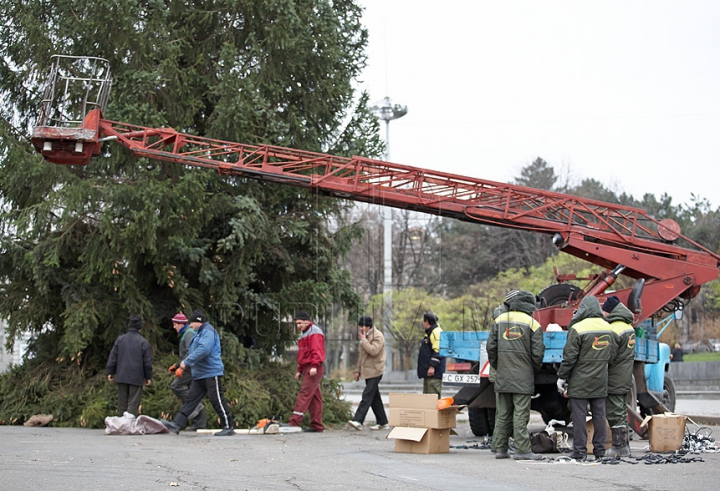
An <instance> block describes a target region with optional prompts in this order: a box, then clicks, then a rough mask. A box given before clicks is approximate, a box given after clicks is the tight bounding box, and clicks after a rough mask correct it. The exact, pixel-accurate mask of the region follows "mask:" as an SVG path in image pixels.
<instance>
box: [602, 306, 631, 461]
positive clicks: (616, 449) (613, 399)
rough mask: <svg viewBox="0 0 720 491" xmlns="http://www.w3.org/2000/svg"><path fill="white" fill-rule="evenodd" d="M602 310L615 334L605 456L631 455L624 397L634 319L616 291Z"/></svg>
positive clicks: (628, 386) (606, 402) (628, 380)
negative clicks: (609, 441) (609, 438)
mask: <svg viewBox="0 0 720 491" xmlns="http://www.w3.org/2000/svg"><path fill="white" fill-rule="evenodd" d="M602 310H603V312H604V314H605V320H606V321H607V322H608V323H609V324H610V327H611V328H612V332H613V336H614V345H615V352H614V356H613V357H612V359H611V360H610V364H609V368H608V395H607V397H606V398H605V412H606V413H607V420H608V423H610V432H611V433H612V447H611V448H610V449H609V450H608V451H607V452H606V456H607V457H630V445H629V443H628V426H627V399H628V393H629V392H630V389H631V388H632V375H633V364H634V363H635V329H634V328H633V326H632V322H633V320H635V318H634V316H633V314H632V312H630V309H628V308H627V307H626V306H624V305H623V304H622V303H621V302H620V299H619V298H618V297H616V296H615V295H613V296H611V297H608V298H607V300H605V303H603V306H602Z"/></svg>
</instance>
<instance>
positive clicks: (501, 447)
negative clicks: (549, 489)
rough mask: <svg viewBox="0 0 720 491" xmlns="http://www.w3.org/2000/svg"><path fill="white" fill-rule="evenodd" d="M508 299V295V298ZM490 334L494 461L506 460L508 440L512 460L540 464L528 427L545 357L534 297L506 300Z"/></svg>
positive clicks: (521, 294)
mask: <svg viewBox="0 0 720 491" xmlns="http://www.w3.org/2000/svg"><path fill="white" fill-rule="evenodd" d="M508 296H510V295H508ZM505 303H506V305H507V311H506V312H503V310H504V309H500V310H497V312H500V314H499V315H498V317H497V318H496V319H495V322H494V324H493V326H492V329H491V330H490V337H489V339H488V342H487V353H488V359H489V361H490V366H491V367H492V368H493V369H494V370H495V400H496V406H497V410H496V414H495V431H494V433H493V442H495V450H496V452H495V458H496V459H507V458H509V454H508V439H509V438H510V436H512V437H513V438H514V440H515V455H513V458H514V459H515V460H527V459H531V460H541V459H542V458H543V457H542V456H540V455H536V454H534V453H532V452H531V449H530V435H529V434H528V429H527V425H528V422H529V421H530V398H531V397H532V395H533V394H534V393H535V374H536V373H537V372H538V371H539V370H540V368H541V367H542V360H543V356H544V355H545V344H544V342H543V331H542V328H541V327H540V324H539V323H538V322H537V321H536V320H535V319H533V317H532V314H533V313H534V312H535V295H533V294H532V293H530V292H527V291H519V292H517V294H515V295H514V296H512V297H511V298H509V299H507V300H506V302H505Z"/></svg>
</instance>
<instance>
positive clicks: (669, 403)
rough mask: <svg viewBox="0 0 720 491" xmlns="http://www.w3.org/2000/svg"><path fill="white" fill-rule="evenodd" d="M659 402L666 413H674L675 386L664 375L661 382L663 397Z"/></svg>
mask: <svg viewBox="0 0 720 491" xmlns="http://www.w3.org/2000/svg"><path fill="white" fill-rule="evenodd" d="M660 402H662V403H663V406H665V407H666V408H667V409H668V411H670V412H675V384H674V383H673V381H672V379H671V378H669V377H668V376H667V375H665V381H664V382H663V395H662V400H661V401H660Z"/></svg>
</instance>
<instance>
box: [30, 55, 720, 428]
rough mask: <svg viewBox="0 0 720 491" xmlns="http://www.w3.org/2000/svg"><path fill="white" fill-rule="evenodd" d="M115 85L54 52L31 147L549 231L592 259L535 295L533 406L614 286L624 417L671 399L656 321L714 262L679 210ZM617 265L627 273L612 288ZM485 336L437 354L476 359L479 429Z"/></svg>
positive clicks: (448, 337)
mask: <svg viewBox="0 0 720 491" xmlns="http://www.w3.org/2000/svg"><path fill="white" fill-rule="evenodd" d="M78 72H82V73H78ZM111 87H112V75H111V70H110V63H109V62H108V61H107V60H105V59H102V58H97V57H71V56H62V55H55V56H53V57H52V60H51V70H50V74H49V77H48V82H47V85H46V89H45V92H44V95H43V100H42V104H41V108H40V112H39V116H38V119H37V122H36V125H35V126H34V128H33V130H32V135H31V141H32V144H33V146H34V147H35V148H36V150H37V151H38V152H39V153H40V154H41V155H42V156H43V157H44V158H45V159H46V160H47V161H49V162H52V163H55V164H61V165H88V164H90V162H91V160H92V159H93V158H94V157H96V156H98V155H100V153H101V148H102V146H103V145H104V144H106V142H111V141H114V142H116V143H117V144H120V145H122V146H123V147H125V148H127V149H129V150H130V151H131V152H132V153H133V154H134V155H135V156H137V157H146V158H150V159H156V160H159V161H166V162H175V163H178V164H183V165H190V166H196V167H204V168H208V169H213V170H215V171H216V172H218V173H219V174H221V175H230V176H244V177H247V178H253V179H258V180H261V181H267V182H275V183H280V184H286V185H289V186H297V187H301V188H305V189H309V190H311V191H312V192H315V193H318V194H321V195H325V196H330V197H335V198H342V199H349V200H354V201H360V202H372V203H383V204H384V205H385V206H390V207H395V208H400V209H404V210H413V211H418V212H423V213H430V214H435V215H442V216H446V217H452V218H454V219H457V220H463V221H468V222H476V223H483V224H487V225H492V226H498V227H506V228H512V229H519V230H526V231H530V232H535V233H540V234H545V235H547V236H549V239H550V240H552V243H553V244H554V245H555V246H556V247H557V248H558V250H559V251H560V252H563V253H566V254H571V255H573V256H575V257H578V258H581V259H583V260H585V261H588V262H590V263H592V264H594V265H596V266H597V267H598V268H599V270H598V272H597V273H596V274H594V275H593V276H592V277H591V278H589V282H588V283H587V285H586V286H585V287H584V288H580V287H577V286H575V285H574V284H572V283H570V282H569V281H568V280H572V279H575V278H574V277H573V276H572V275H569V276H565V277H560V276H559V277H558V283H556V284H554V285H550V286H548V287H547V288H545V289H544V290H543V291H541V292H539V293H538V295H537V302H538V304H537V307H538V308H537V311H536V313H535V316H534V317H535V318H536V319H537V320H538V322H539V323H540V324H541V326H542V328H543V330H544V336H545V342H546V346H547V350H546V353H545V359H544V363H543V369H542V371H541V372H540V373H539V374H538V376H537V378H536V380H535V382H536V392H537V396H536V397H535V398H534V399H533V408H534V409H536V410H538V411H540V413H541V414H542V415H543V418H544V419H545V420H546V421H548V420H550V419H567V416H568V414H567V407H566V404H565V403H564V402H563V401H562V400H561V399H560V398H559V395H558V394H557V391H556V390H555V382H556V379H557V375H556V368H557V366H558V364H559V362H561V361H562V347H563V346H564V343H565V337H566V335H567V331H566V328H567V326H568V324H569V322H570V320H571V318H572V315H573V311H574V310H575V309H576V308H577V306H578V304H579V302H580V301H581V300H582V298H584V297H585V296H587V295H594V296H596V297H597V298H598V299H599V300H600V302H603V301H604V300H605V298H607V297H608V296H609V295H611V294H612V295H616V296H618V297H619V298H620V300H621V301H622V302H623V303H624V304H625V305H627V306H628V307H629V308H630V309H631V310H632V312H633V314H634V317H635V323H634V324H635V325H636V330H637V331H636V332H637V333H638V336H637V344H636V358H635V360H636V361H635V367H634V381H635V384H634V390H633V392H632V394H631V395H630V396H629V401H628V402H629V404H628V414H629V420H630V422H631V426H632V427H633V429H635V431H636V432H638V433H640V434H642V433H643V430H642V428H640V427H639V425H638V424H637V422H638V421H639V418H641V417H642V414H643V413H650V414H652V413H655V412H658V411H662V410H665V409H670V410H672V409H673V406H674V390H673V387H672V381H671V380H670V379H669V378H668V377H667V376H666V373H665V372H666V371H667V366H668V362H669V347H668V346H667V345H666V344H663V343H659V342H658V341H657V340H656V338H657V336H658V333H657V328H658V327H659V326H660V325H661V324H662V323H667V322H669V321H671V320H672V319H673V318H676V317H679V316H680V315H681V313H682V308H683V306H684V305H685V303H686V302H687V301H689V300H690V299H692V298H693V297H695V296H696V295H697V294H698V292H699V291H700V288H701V286H702V285H703V284H704V283H707V282H709V281H712V280H715V279H717V278H718V272H719V269H718V268H719V267H720V256H719V255H718V254H716V253H715V252H713V251H710V250H708V249H707V248H705V247H703V246H702V245H700V244H698V243H696V242H695V241H693V240H691V239H690V238H688V237H685V236H683V235H682V234H681V231H680V227H679V226H678V224H677V223H676V222H675V221H673V220H671V219H667V218H665V219H661V220H657V219H655V218H654V217H652V216H650V215H649V214H648V213H647V212H646V211H645V210H642V209H638V208H633V207H629V206H622V205H618V204H612V203H605V202H601V201H596V200H590V199H584V198H580V197H577V196H572V195H567V194H562V193H556V192H552V191H545V190H539V189H534V188H530V187H524V186H519V185H513V184H504V183H498V182H493V181H488V180H483V179H478V178H474V177H467V176H461V175H457V174H452V173H448V172H440V171H434V170H429V169H422V168H418V167H412V166H408V165H400V164H395V163H390V162H384V161H381V160H375V159H370V158H365V157H359V156H354V157H340V156H334V155H328V154H323V153H317V152H308V151H303V150H296V149H290V148H284V147H279V146H272V145H252V144H244V143H236V142H228V141H221V140H216V139H210V138H204V137H202V136H196V135H191V134H187V133H181V132H178V131H176V130H174V129H172V128H167V127H160V128H149V127H143V126H138V125H135V124H131V123H125V122H117V121H112V120H109V119H106V118H105V115H104V112H105V109H106V106H107V102H108V98H109V95H110V89H111ZM108 145H109V144H108ZM619 275H624V276H626V277H627V278H630V279H631V280H634V281H635V283H634V285H633V286H631V287H627V288H621V289H618V290H615V291H611V288H612V286H613V284H614V283H615V280H616V279H617V277H618V276H619ZM630 283H632V281H631V282H630ZM486 340H487V332H445V333H443V337H442V339H441V346H442V350H443V351H442V352H443V354H445V355H446V356H451V357H453V358H455V359H456V360H459V361H463V360H464V361H467V362H470V365H471V370H474V373H469V374H448V377H449V378H452V377H459V378H461V380H459V382H460V383H461V384H464V386H463V387H462V388H460V390H459V391H458V393H457V394H456V403H459V404H467V405H468V406H469V408H470V409H469V413H470V420H471V426H472V429H473V431H474V432H475V433H476V434H486V433H489V432H491V428H492V424H493V423H492V411H493V408H494V403H495V398H494V395H493V394H494V393H493V391H492V384H491V383H490V382H489V381H488V380H487V370H486V369H487V364H486V363H484V361H485V359H484V358H483V357H484V356H485V357H486V355H485V352H484V346H485V341H486ZM464 375H467V376H468V377H467V378H462V376H464ZM633 423H634V424H633Z"/></svg>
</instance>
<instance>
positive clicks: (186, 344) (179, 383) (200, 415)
mask: <svg viewBox="0 0 720 491" xmlns="http://www.w3.org/2000/svg"><path fill="white" fill-rule="evenodd" d="M172 323H173V329H175V331H176V332H177V333H178V336H179V337H180V345H179V347H178V355H179V356H180V359H179V360H178V361H177V362H176V363H175V364H174V365H172V366H171V367H170V368H168V372H170V373H175V372H176V370H177V369H178V368H179V367H180V362H181V361H183V360H184V359H185V358H186V357H187V354H188V349H189V348H190V341H192V338H193V335H194V334H195V331H194V330H193V328H192V326H190V323H189V322H188V319H187V317H185V314H183V313H182V312H180V313H178V314H176V315H175V317H173V318H172ZM180 373H182V375H181V376H179V377H174V378H173V381H172V383H171V384H170V390H172V391H173V394H175V395H176V396H177V397H178V399H180V400H181V401H182V402H183V404H184V403H185V399H186V398H187V394H188V390H190V384H191V383H192V380H193V376H192V369H191V368H190V367H187V368H186V369H185V370H183V371H182V372H180ZM188 419H189V420H190V421H192V422H193V424H192V425H191V426H188V427H186V428H185V429H186V430H188V431H196V430H199V429H203V428H205V427H206V426H207V414H205V406H204V405H203V403H202V402H201V403H200V404H198V405H197V407H196V408H195V410H194V411H193V412H192V414H191V415H190V417H189V418H188Z"/></svg>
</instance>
